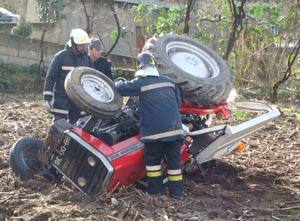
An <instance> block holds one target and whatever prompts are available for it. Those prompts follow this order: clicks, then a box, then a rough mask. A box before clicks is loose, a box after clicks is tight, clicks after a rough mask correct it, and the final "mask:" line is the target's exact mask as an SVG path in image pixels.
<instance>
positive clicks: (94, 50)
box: [89, 38, 113, 80]
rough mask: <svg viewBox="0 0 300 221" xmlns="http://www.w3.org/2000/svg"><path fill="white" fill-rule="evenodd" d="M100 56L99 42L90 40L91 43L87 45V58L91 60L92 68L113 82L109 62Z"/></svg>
mask: <svg viewBox="0 0 300 221" xmlns="http://www.w3.org/2000/svg"><path fill="white" fill-rule="evenodd" d="M101 55H102V51H101V43H100V40H99V39H98V38H91V43H90V45H89V56H90V58H91V59H92V60H93V63H94V68H95V69H96V70H98V71H100V72H102V73H103V74H105V75H106V76H107V77H109V78H110V79H111V80H113V72H112V65H111V62H110V61H109V60H108V59H106V58H104V57H102V56H101Z"/></svg>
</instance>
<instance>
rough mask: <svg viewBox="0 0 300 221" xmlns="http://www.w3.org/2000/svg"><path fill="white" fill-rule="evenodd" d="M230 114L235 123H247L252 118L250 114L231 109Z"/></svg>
mask: <svg viewBox="0 0 300 221" xmlns="http://www.w3.org/2000/svg"><path fill="white" fill-rule="evenodd" d="M231 114H232V118H233V119H234V120H237V121H247V120H250V119H252V118H253V117H252V115H251V113H250V112H247V111H242V110H237V109H232V110H231Z"/></svg>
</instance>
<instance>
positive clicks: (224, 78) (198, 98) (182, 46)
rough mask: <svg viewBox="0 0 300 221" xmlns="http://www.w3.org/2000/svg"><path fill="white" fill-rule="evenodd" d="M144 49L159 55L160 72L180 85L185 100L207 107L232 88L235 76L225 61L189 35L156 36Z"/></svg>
mask: <svg viewBox="0 0 300 221" xmlns="http://www.w3.org/2000/svg"><path fill="white" fill-rule="evenodd" d="M143 51H144V52H150V53H151V54H152V55H153V56H154V57H155V58H156V61H157V63H158V69H159V71H160V73H161V74H164V75H167V76H169V77H170V78H171V79H173V80H174V81H175V82H176V83H177V84H178V85H179V86H180V88H181V90H182V94H183V100H184V102H186V103H191V104H193V105H203V106H206V107H209V106H213V105H216V104H219V103H220V102H222V101H223V100H225V99H226V98H227V96H228V95H229V93H230V91H231V89H232V87H233V82H234V76H233V74H232V73H231V72H230V70H229V68H228V66H227V64H226V63H225V61H224V60H223V59H222V58H221V57H220V56H219V55H218V54H217V53H216V52H214V51H213V50H212V49H210V48H208V47H207V46H205V45H204V44H202V43H200V42H198V41H197V40H194V39H192V38H190V37H187V36H180V35H177V34H172V33H169V34H164V35H159V36H154V37H152V38H150V39H149V40H148V41H147V42H146V44H145V46H144V48H143Z"/></svg>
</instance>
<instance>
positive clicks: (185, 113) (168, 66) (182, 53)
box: [10, 34, 280, 194]
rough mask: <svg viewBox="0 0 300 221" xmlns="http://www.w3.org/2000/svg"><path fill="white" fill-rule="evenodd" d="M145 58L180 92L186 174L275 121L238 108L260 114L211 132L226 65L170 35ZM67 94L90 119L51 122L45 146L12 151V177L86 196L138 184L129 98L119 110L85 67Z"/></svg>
mask: <svg viewBox="0 0 300 221" xmlns="http://www.w3.org/2000/svg"><path fill="white" fill-rule="evenodd" d="M144 51H149V52H150V53H152V54H153V55H154V56H155V58H156V60H157V61H158V64H159V69H160V73H162V74H166V75H168V76H169V77H171V78H172V79H173V80H174V81H175V82H176V83H177V84H178V85H179V86H180V88H181V91H182V95H183V96H182V98H183V101H184V102H183V103H184V104H183V105H182V107H181V116H182V122H183V125H184V126H183V128H184V130H185V132H186V136H185V140H184V142H183V144H182V149H181V162H182V165H183V169H184V170H186V171H190V170H191V168H198V167H199V168H201V165H203V164H204V163H206V162H209V161H211V160H213V159H214V158H216V157H219V156H222V155H225V154H228V153H230V152H232V151H234V150H235V149H236V148H237V147H238V145H239V144H240V139H241V138H242V137H245V136H246V135H248V134H249V133H251V132H253V131H255V130H257V129H259V128H260V127H262V126H263V125H264V124H266V123H267V122H269V121H271V120H272V119H274V118H276V117H278V116H280V112H279V111H278V110H277V109H276V108H275V107H274V106H271V105H267V104H262V103H251V102H239V103H234V105H235V107H237V108H243V109H248V110H253V111H259V112H263V111H264V112H265V113H263V114H261V115H259V116H257V117H255V118H254V119H251V120H249V121H246V122H243V123H241V124H238V125H236V126H229V125H226V124H225V125H217V126H210V123H209V122H210V119H211V117H212V116H213V115H215V116H217V118H218V119H223V120H226V119H228V118H229V117H230V111H229V108H228V104H227V102H226V98H227V97H228V95H229V93H230V91H231V89H232V85H233V80H234V77H233V75H232V73H231V72H230V71H229V69H228V67H227V65H226V63H225V62H224V61H223V60H222V59H221V58H220V57H219V56H218V55H217V54H216V53H215V52H213V51H212V50H211V49H209V48H207V47H206V46H204V45H202V44H201V43H199V42H197V41H195V40H193V39H190V38H188V37H182V36H179V35H174V34H167V35H164V36H159V37H157V36H155V37H153V38H151V39H150V40H149V41H148V42H147V43H146V45H145V47H144ZM65 89H66V91H67V93H68V95H69V97H70V98H71V99H72V100H73V101H74V102H75V103H76V104H77V105H78V106H79V107H80V108H81V109H82V110H84V111H85V112H86V113H88V114H89V115H88V116H86V117H83V118H82V119H80V120H79V121H78V122H77V123H76V125H71V124H69V123H68V122H67V121H66V120H59V121H57V122H55V123H54V124H53V125H52V126H51V129H50V131H49V134H48V137H47V140H46V142H45V144H44V142H43V141H42V140H39V139H36V138H29V137H25V138H22V139H20V140H19V141H17V142H16V143H15V144H14V146H13V147H12V149H11V151H10V165H11V168H12V170H13V172H14V173H15V174H16V175H17V176H19V177H21V178H22V179H24V180H25V179H27V178H32V177H33V175H34V174H36V173H42V174H43V175H45V176H46V177H49V178H51V179H57V180H58V179H60V178H61V177H62V176H63V177H65V178H66V179H67V180H69V181H70V182H71V183H72V184H73V185H74V186H76V187H77V188H78V189H79V190H80V191H82V192H84V193H86V194H96V193H98V192H100V191H112V190H114V189H115V188H117V187H119V186H122V185H129V184H133V183H135V182H137V181H140V180H142V179H143V178H144V177H145V168H144V163H143V143H141V141H140V136H139V118H140V116H139V111H138V107H137V99H135V98H130V99H129V100H128V101H127V104H126V105H124V106H123V100H122V98H121V97H120V96H119V95H118V93H117V92H116V90H115V88H114V83H113V82H112V81H111V80H110V79H108V78H107V77H106V76H104V75H103V74H102V73H100V72H98V71H96V70H94V69H90V68H84V67H79V68H76V69H74V70H73V71H71V72H70V73H69V75H68V77H67V79H66V81H65Z"/></svg>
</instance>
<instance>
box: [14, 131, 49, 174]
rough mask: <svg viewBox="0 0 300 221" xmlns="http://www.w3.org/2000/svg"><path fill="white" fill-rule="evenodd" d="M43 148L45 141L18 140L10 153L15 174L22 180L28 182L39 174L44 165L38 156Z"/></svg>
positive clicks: (25, 138)
mask: <svg viewBox="0 0 300 221" xmlns="http://www.w3.org/2000/svg"><path fill="white" fill-rule="evenodd" d="M43 148H44V143H43V141H42V140H40V139H37V138H32V137H23V138H21V139H20V140H18V141H17V142H16V143H15V144H14V145H13V147H12V148H11V149H10V153H9V159H10V161H9V163H10V167H11V169H12V171H13V172H14V174H16V176H18V177H20V179H21V180H28V179H31V178H33V176H34V175H35V174H37V173H39V172H40V171H41V169H42V163H41V162H40V161H39V159H38V154H39V152H40V151H43Z"/></svg>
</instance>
